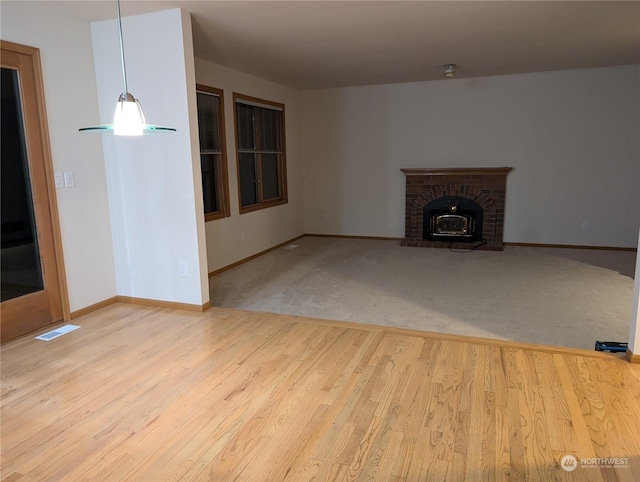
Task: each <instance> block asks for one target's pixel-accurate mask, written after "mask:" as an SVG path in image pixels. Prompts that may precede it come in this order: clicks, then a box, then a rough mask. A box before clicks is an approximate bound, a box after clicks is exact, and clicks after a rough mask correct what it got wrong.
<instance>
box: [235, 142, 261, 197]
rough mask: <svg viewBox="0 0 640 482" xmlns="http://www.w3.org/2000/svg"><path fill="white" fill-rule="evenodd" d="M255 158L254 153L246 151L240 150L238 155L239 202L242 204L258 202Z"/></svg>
mask: <svg viewBox="0 0 640 482" xmlns="http://www.w3.org/2000/svg"><path fill="white" fill-rule="evenodd" d="M255 159H256V156H255V154H251V153H247V152H241V153H240V155H239V156H238V162H239V166H240V204H242V205H243V206H248V205H250V204H255V203H256V202H258V196H257V193H256V160H255Z"/></svg>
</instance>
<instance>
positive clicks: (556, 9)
mask: <svg viewBox="0 0 640 482" xmlns="http://www.w3.org/2000/svg"><path fill="white" fill-rule="evenodd" d="M3 3H4V2H3ZM34 3H37V2H34ZM46 3H47V5H48V6H53V7H54V8H56V9H61V10H64V11H66V12H67V13H71V14H73V15H76V16H79V17H82V18H85V19H87V20H91V21H93V20H100V19H105V18H113V17H114V16H115V2H114V1H108V2H103V1H72V2H67V1H60V2H58V1H49V2H46ZM174 7H180V8H183V9H185V10H187V11H189V12H191V14H192V21H193V40H194V49H195V53H196V56H197V57H200V58H203V59H207V60H211V61H213V62H216V63H219V64H222V65H225V66H227V67H231V68H234V69H237V70H240V71H243V72H247V73H250V74H253V75H256V76H259V77H263V78H266V79H269V80H272V81H275V82H279V83H282V84H285V85H289V86H292V87H296V88H300V89H314V88H324V87H342V86H350V85H367V84H381V83H396V82H412V81H420V80H432V79H440V78H442V71H443V68H442V65H443V64H447V63H455V64H457V65H458V76H459V77H478V76H486V75H501V74H514V73H524V72H539V71H548V70H561V69H573V68H583V67H599V66H611V65H624V64H634V63H637V64H640V2H638V1H626V2H616V1H602V2H598V1H569V2H556V1H533V2H528V1H497V2H492V1H452V0H449V1H409V2H407V1H276V2H274V1H136V2H130V1H122V2H121V10H122V15H123V16H127V15H134V14H138V13H144V12H150V11H155V10H163V9H167V8H174ZM124 34H125V44H126V31H125V33H124ZM114 41H115V39H114Z"/></svg>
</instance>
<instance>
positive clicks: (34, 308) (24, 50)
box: [0, 41, 63, 341]
mask: <svg viewBox="0 0 640 482" xmlns="http://www.w3.org/2000/svg"><path fill="white" fill-rule="evenodd" d="M0 45H1V47H2V57H1V64H2V89H1V91H0V92H1V95H2V104H1V111H2V119H1V120H2V122H1V124H0V127H1V130H2V132H1V139H2V142H1V150H2V152H1V157H0V164H1V168H2V172H1V178H0V179H1V182H2V190H1V196H2V199H1V201H2V203H1V206H2V216H1V218H0V220H1V225H2V245H1V250H0V251H1V256H2V258H1V260H0V261H1V262H0V269H1V277H0V284H1V295H2V297H1V306H0V338H1V340H2V341H6V340H10V339H12V338H15V337H18V336H20V335H23V334H25V333H29V332H31V331H34V330H37V329H39V328H42V327H44V326H46V325H49V324H51V323H55V322H58V321H60V320H62V318H63V300H62V289H61V288H62V286H63V283H61V279H60V276H59V275H60V273H61V265H59V263H60V262H61V259H60V253H57V252H56V247H57V244H56V239H55V236H54V222H57V216H55V213H56V212H57V211H56V210H55V202H53V200H54V198H53V193H52V192H51V191H52V189H51V188H50V185H51V184H50V182H49V180H50V179H51V175H50V174H51V172H50V171H51V165H50V158H49V144H48V134H47V129H46V116H45V114H44V100H43V94H42V85H41V76H40V70H39V69H40V61H39V51H38V49H35V48H32V47H26V46H22V45H18V44H13V43H11V42H5V41H2V42H1V44H0ZM58 244H59V243H58Z"/></svg>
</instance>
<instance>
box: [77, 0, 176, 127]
mask: <svg viewBox="0 0 640 482" xmlns="http://www.w3.org/2000/svg"><path fill="white" fill-rule="evenodd" d="M116 12H117V16H118V34H119V36H120V60H121V61H122V80H123V84H124V90H123V91H122V94H120V98H119V99H118V103H117V104H116V110H115V113H114V115H113V124H100V125H97V126H91V127H82V128H81V129H79V130H80V132H96V133H99V134H112V135H116V136H141V135H147V134H160V133H164V132H175V129H174V128H172V127H162V126H156V125H152V124H147V122H146V120H145V118H144V113H143V112H142V106H141V105H140V102H138V100H137V99H136V98H135V97H134V96H133V95H132V94H131V93H130V92H129V90H128V88H127V69H126V67H125V61H124V42H123V40H122V19H121V17H120V0H116Z"/></svg>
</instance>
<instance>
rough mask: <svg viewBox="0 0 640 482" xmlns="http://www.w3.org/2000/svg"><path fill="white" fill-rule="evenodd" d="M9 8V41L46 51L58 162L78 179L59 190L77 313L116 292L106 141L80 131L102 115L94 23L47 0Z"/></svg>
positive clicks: (5, 30) (5, 16) (5, 29)
mask: <svg viewBox="0 0 640 482" xmlns="http://www.w3.org/2000/svg"><path fill="white" fill-rule="evenodd" d="M1 11H2V15H1V30H0V32H1V37H2V39H3V40H8V41H11V42H16V43H21V44H24V45H29V46H32V47H37V48H39V49H40V55H41V61H42V76H43V80H44V90H45V103H46V108H47V121H48V128H49V136H50V141H51V155H52V158H53V168H54V170H55V171H72V172H73V173H74V177H75V187H73V188H64V189H58V190H57V191H56V195H57V203H58V213H59V216H60V229H61V234H62V244H63V250H64V264H65V270H66V276H67V287H68V291H69V304H70V309H71V311H72V312H73V311H76V310H78V309H81V308H84V307H86V306H89V305H92V304H94V303H98V302H100V301H103V300H105V299H108V298H111V297H113V296H115V295H116V281H115V270H114V263H113V245H112V241H111V227H110V219H109V205H108V201H107V186H106V179H105V169H104V157H103V152H102V141H101V139H100V136H92V135H88V134H81V133H79V132H78V128H80V127H84V126H87V125H92V124H95V123H97V121H98V115H99V114H98V101H97V97H96V79H95V70H94V67H93V51H92V48H91V30H90V25H89V23H88V22H86V21H84V20H79V19H76V18H73V17H68V16H64V15H61V14H60V13H59V12H57V11H56V10H55V6H54V7H53V8H50V7H49V6H48V5H46V3H42V2H38V3H33V2H8V1H3V2H2V6H1Z"/></svg>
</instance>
